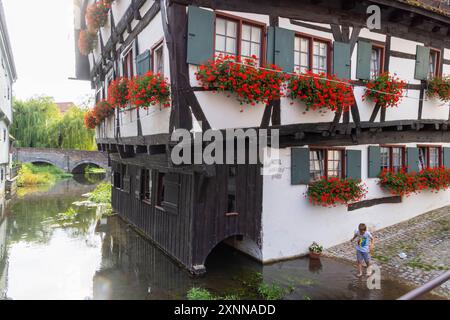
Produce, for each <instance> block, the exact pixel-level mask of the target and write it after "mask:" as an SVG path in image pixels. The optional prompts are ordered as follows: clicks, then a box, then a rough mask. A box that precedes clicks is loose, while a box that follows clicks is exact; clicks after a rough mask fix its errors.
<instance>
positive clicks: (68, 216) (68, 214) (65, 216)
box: [58, 207, 78, 220]
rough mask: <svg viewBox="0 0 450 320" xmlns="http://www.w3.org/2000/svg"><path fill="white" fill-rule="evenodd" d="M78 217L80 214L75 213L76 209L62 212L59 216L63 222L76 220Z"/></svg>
mask: <svg viewBox="0 0 450 320" xmlns="http://www.w3.org/2000/svg"><path fill="white" fill-rule="evenodd" d="M77 216H78V212H76V211H75V209H74V208H72V207H70V208H69V209H67V210H66V211H65V212H61V213H59V214H58V217H59V218H61V219H62V220H74V219H75V218H76V217H77Z"/></svg>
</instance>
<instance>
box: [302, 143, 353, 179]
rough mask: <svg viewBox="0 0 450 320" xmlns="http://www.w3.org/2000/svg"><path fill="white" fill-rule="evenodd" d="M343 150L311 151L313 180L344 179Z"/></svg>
mask: <svg viewBox="0 0 450 320" xmlns="http://www.w3.org/2000/svg"><path fill="white" fill-rule="evenodd" d="M344 154H345V151H344V150H343V149H331V148H328V149H310V151H309V168H310V177H311V180H313V181H314V180H318V179H321V178H332V177H334V178H342V177H344V165H343V163H344Z"/></svg>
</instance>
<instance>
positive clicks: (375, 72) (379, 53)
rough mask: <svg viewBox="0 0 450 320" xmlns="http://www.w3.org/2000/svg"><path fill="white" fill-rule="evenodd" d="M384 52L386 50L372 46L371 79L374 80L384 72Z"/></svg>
mask: <svg viewBox="0 0 450 320" xmlns="http://www.w3.org/2000/svg"><path fill="white" fill-rule="evenodd" d="M383 51H384V48H382V47H377V46H372V55H371V57H370V78H371V79H374V78H376V77H378V76H379V75H380V74H381V73H382V72H383V55H384V54H383Z"/></svg>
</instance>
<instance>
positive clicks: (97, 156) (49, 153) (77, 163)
mask: <svg viewBox="0 0 450 320" xmlns="http://www.w3.org/2000/svg"><path fill="white" fill-rule="evenodd" d="M15 153H16V159H17V160H18V161H19V162H23V163H48V164H52V165H54V166H56V167H58V168H60V169H62V170H64V171H66V172H69V173H75V174H76V173H83V172H84V169H85V167H86V166H88V165H91V166H96V167H100V168H103V169H106V170H109V168H108V155H107V154H106V153H102V152H99V151H84V150H64V149H46V148H16V150H15Z"/></svg>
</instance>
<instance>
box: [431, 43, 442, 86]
mask: <svg viewBox="0 0 450 320" xmlns="http://www.w3.org/2000/svg"><path fill="white" fill-rule="evenodd" d="M440 54H441V52H440V51H438V50H435V49H430V62H429V64H430V66H429V68H428V78H429V79H431V78H434V77H436V76H438V75H439V72H440V71H439V64H440Z"/></svg>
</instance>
